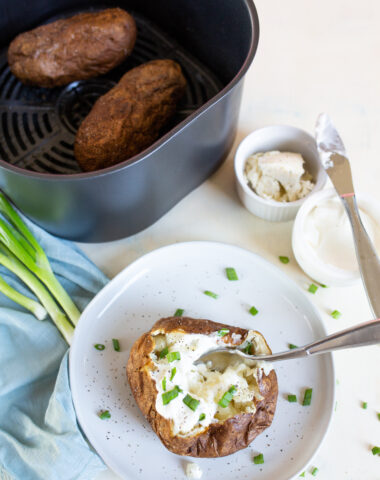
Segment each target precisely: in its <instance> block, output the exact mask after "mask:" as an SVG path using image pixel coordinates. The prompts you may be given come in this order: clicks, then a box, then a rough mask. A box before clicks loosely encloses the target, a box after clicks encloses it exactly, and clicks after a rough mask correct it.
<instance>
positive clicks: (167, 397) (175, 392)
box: [162, 385, 182, 405]
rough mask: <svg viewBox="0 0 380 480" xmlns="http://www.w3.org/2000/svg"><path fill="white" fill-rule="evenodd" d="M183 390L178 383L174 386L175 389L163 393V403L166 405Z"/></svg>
mask: <svg viewBox="0 0 380 480" xmlns="http://www.w3.org/2000/svg"><path fill="white" fill-rule="evenodd" d="M181 391H182V390H181V389H180V388H179V387H177V385H176V386H175V387H174V388H173V390H169V391H168V392H165V393H163V394H162V403H163V404H164V405H167V404H168V403H169V402H171V401H172V400H174V399H175V398H176V397H178V393H179V392H181Z"/></svg>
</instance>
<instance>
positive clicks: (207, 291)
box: [203, 290, 219, 300]
mask: <svg viewBox="0 0 380 480" xmlns="http://www.w3.org/2000/svg"><path fill="white" fill-rule="evenodd" d="M203 293H204V294H205V295H207V296H209V297H211V298H215V300H216V299H217V298H218V297H219V295H218V294H217V293H214V292H210V290H205V291H204V292H203Z"/></svg>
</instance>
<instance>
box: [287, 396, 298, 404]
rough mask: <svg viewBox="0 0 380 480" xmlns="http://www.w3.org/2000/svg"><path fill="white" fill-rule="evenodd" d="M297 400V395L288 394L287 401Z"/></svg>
mask: <svg viewBox="0 0 380 480" xmlns="http://www.w3.org/2000/svg"><path fill="white" fill-rule="evenodd" d="M296 401H297V395H288V402H290V403H294V402H296Z"/></svg>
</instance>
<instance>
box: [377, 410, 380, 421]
mask: <svg viewBox="0 0 380 480" xmlns="http://www.w3.org/2000/svg"><path fill="white" fill-rule="evenodd" d="M377 419H378V420H380V412H379V413H378V414H377Z"/></svg>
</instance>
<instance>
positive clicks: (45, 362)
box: [0, 220, 107, 480]
mask: <svg viewBox="0 0 380 480" xmlns="http://www.w3.org/2000/svg"><path fill="white" fill-rule="evenodd" d="M25 222H26V223H27V225H28V227H29V228H30V230H31V231H32V232H33V234H34V235H35V237H36V238H37V240H38V241H39V242H40V244H41V246H42V247H43V249H44V250H45V252H46V254H47V255H48V257H49V259H50V262H51V266H52V268H53V270H54V272H55V273H56V275H57V278H58V279H59V280H60V281H61V282H62V284H63V286H64V288H65V289H66V290H67V292H68V293H69V295H70V296H71V298H72V299H73V300H74V302H75V303H76V305H77V306H78V308H79V309H80V310H81V311H82V310H83V309H84V307H85V306H86V305H87V303H88V302H89V301H90V300H91V298H92V297H93V296H94V295H95V294H96V293H97V292H98V291H99V290H100V289H101V288H102V287H103V286H104V285H105V284H106V283H107V278H106V277H105V276H104V275H103V274H102V272H100V271H99V270H98V269H97V267H96V266H95V265H94V264H93V263H92V262H91V261H90V260H89V259H87V258H86V257H85V256H84V255H83V253H82V252H81V251H80V250H79V249H78V248H77V247H76V246H75V245H74V244H72V243H70V242H68V241H63V240H58V239H57V238H54V237H53V236H51V235H49V234H48V233H46V232H44V231H43V230H42V229H40V228H39V227H37V226H35V225H33V224H32V223H31V222H29V221H28V220H25ZM0 275H1V276H3V278H4V279H5V280H6V281H7V282H8V283H9V284H10V285H11V286H13V287H14V288H16V289H17V290H18V291H19V292H21V293H24V294H25V295H28V296H30V297H31V298H34V297H33V294H32V293H31V292H30V291H29V290H28V288H27V287H25V286H24V284H23V283H22V282H21V281H19V280H18V279H17V278H16V277H15V276H13V274H11V273H10V272H8V271H6V270H5V269H4V268H3V267H0ZM104 468H105V466H104V464H103V462H102V461H101V459H100V458H99V457H98V456H97V455H96V453H95V452H94V451H93V450H92V448H91V447H90V445H89V444H88V443H87V441H86V439H85V437H84V435H83V433H82V432H81V430H80V428H79V426H78V424H77V421H76V417H75V411H74V407H73V403H72V399H71V392H70V384H69V376H68V345H67V344H66V342H65V341H64V339H63V338H62V336H61V334H60V333H59V331H58V330H57V328H56V327H55V325H54V324H53V323H52V322H51V321H50V319H48V320H45V321H39V320H37V319H36V318H35V317H34V316H33V315H31V314H29V313H27V312H26V311H25V310H24V309H23V308H22V307H20V306H19V305H17V304H15V303H13V302H12V301H11V300H9V299H8V298H7V297H5V296H4V295H3V294H1V293H0V479H1V480H87V479H88V480H89V479H93V478H94V477H95V475H96V473H97V472H98V471H100V470H102V469H104Z"/></svg>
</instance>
